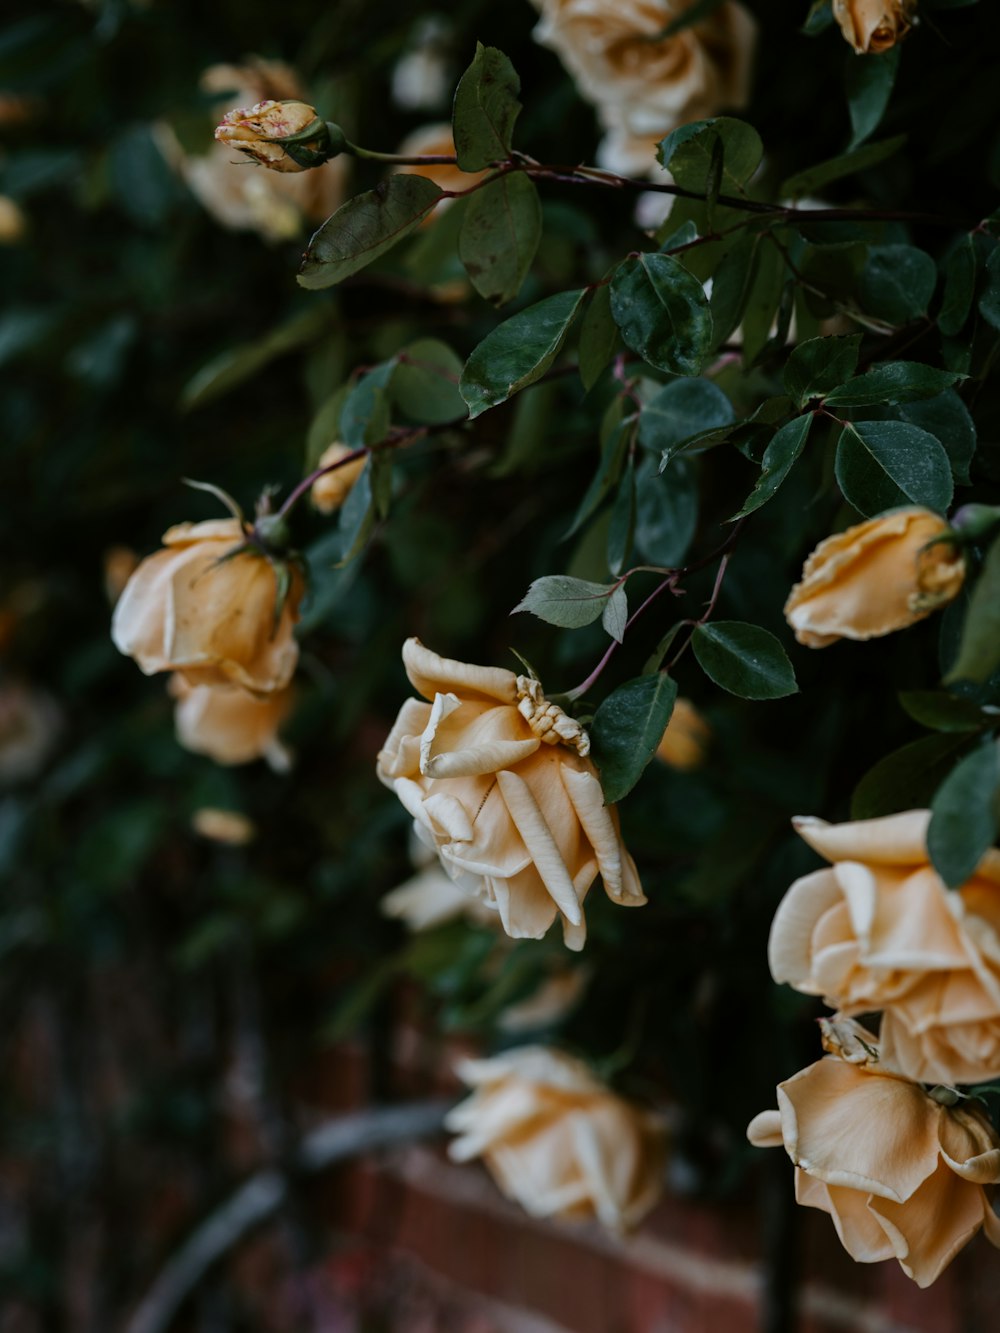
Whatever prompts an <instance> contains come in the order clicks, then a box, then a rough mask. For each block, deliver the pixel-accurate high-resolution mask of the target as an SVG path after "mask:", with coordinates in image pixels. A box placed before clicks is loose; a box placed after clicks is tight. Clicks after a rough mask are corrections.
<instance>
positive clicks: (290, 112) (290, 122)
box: [215, 101, 343, 171]
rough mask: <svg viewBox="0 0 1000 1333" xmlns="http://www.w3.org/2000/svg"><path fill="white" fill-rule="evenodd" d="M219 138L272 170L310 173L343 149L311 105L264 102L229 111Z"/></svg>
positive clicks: (217, 131)
mask: <svg viewBox="0 0 1000 1333" xmlns="http://www.w3.org/2000/svg"><path fill="white" fill-rule="evenodd" d="M215 137H216V139H218V141H219V142H220V143H224V144H226V145H227V146H228V147H230V148H235V149H236V150H237V151H238V152H240V153H243V154H244V155H245V156H247V157H249V158H251V159H252V160H253V161H254V162H257V163H259V165H260V166H262V167H267V168H268V169H269V170H271V171H308V169H309V168H310V167H318V166H321V165H322V164H323V163H324V162H326V161H328V160H329V159H330V158H331V157H333V156H334V155H335V154H336V153H338V152H340V151H341V150H342V148H343V143H342V142H341V143H340V144H335V143H334V142H333V139H332V137H331V133H330V129H329V127H328V126H327V125H326V123H325V121H322V120H321V119H320V118H319V116H318V115H317V114H316V108H315V107H311V106H309V104H308V103H307V102H272V101H264V102H258V103H257V105H256V106H252V107H249V108H245V109H244V108H239V107H238V108H236V109H235V110H233V111H227V112H226V114H225V116H224V117H223V119H222V124H221V125H219V126H218V127H217V129H216V131H215Z"/></svg>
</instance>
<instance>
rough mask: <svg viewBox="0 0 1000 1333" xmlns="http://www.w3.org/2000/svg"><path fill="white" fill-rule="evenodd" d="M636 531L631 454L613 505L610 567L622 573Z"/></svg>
mask: <svg viewBox="0 0 1000 1333" xmlns="http://www.w3.org/2000/svg"><path fill="white" fill-rule="evenodd" d="M634 533H635V461H634V459H633V458H632V456H631V455H630V456H629V459H628V462H627V463H626V464H625V475H624V476H623V477H622V480H621V485H620V486H619V487H618V494H617V495H616V496H615V502H614V504H613V505H612V507H611V525H610V527H609V528H608V568H609V569H610V570H611V573H612V574H620V573H621V571H622V569H623V568H624V566H625V562H626V561H627V560H628V558H629V554H630V552H631V550H632V539H633V536H634Z"/></svg>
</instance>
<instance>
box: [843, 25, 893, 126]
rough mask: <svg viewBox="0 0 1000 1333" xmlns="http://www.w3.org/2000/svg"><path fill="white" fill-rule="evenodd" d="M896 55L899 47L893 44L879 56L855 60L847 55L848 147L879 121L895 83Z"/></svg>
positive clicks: (878, 123)
mask: <svg viewBox="0 0 1000 1333" xmlns="http://www.w3.org/2000/svg"><path fill="white" fill-rule="evenodd" d="M899 56H900V49H899V47H898V46H893V47H891V48H890V49H889V50H888V51H884V52H883V53H882V54H881V55H870V56H866V57H865V59H864V60H858V59H857V58H856V57H855V56H854V55H850V56H848V57H847V65H846V70H847V78H846V83H847V109H848V111H849V112H850V116H851V129H852V131H853V133H852V135H851V142H850V144H849V145H848V147H849V149H852V150H853V149H855V148H857V147H858V146H859V145H860V144H863V143H864V141H865V140H866V139H867V138H869V136H870V135H872V134H874V133H875V131H876V130H877V129H878V127H879V125H880V124H881V123H882V117H883V116H884V115H885V111H886V107H887V106H888V105H889V98H890V97H891V96H892V89H893V85H894V84H895V82H896V73H897V71H898V69H899Z"/></svg>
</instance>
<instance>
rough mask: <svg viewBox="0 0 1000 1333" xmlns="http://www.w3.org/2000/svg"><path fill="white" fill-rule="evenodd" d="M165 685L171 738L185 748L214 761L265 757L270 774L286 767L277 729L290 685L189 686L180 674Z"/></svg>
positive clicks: (286, 756)
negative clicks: (256, 690)
mask: <svg viewBox="0 0 1000 1333" xmlns="http://www.w3.org/2000/svg"><path fill="white" fill-rule="evenodd" d="M168 688H169V690H170V693H171V694H172V695H173V697H174V698H175V699H176V700H177V706H176V708H175V709H174V726H175V727H176V729H177V739H178V741H179V742H180V744H181V745H183V746H184V748H185V749H186V750H191V751H193V753H194V754H204V755H207V756H208V758H209V759H214V760H215V762H216V763H217V764H249V763H252V762H253V760H255V759H266V760H267V762H268V764H270V766H271V768H273V769H274V771H275V772H276V773H286V772H287V771H288V769H289V768H290V766H291V756H290V755H289V753H288V750H287V749H286V748H285V746H284V745H282V743H281V741H280V740H279V739H278V728H279V727H280V726H281V724H282V722H284V720H285V718H286V717H287V716H288V714H289V712H290V710H291V706H292V691H291V690H290V689H284V690H274V691H272V692H271V693H270V694H263V695H261V694H251V693H250V691H249V690H242V689H240V688H239V686H235V685H189V684H188V682H187V681H186V680H185V679H184V677H183V676H181V675H174V676H171V677H170V683H169V687H168Z"/></svg>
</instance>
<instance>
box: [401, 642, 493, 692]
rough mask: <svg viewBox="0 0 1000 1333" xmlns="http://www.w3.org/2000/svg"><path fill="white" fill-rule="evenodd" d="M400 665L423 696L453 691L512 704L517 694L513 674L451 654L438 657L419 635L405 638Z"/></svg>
mask: <svg viewBox="0 0 1000 1333" xmlns="http://www.w3.org/2000/svg"><path fill="white" fill-rule="evenodd" d="M403 666H404V667H405V668H406V674H407V675H408V676H409V678H410V682H411V684H412V685H413V688H414V689H416V690H419V691H420V693H421V694H422V695H423V696H424V698H425V699H433V698H434V696H435V695H436V694H439V693H442V692H448V691H452V692H455V693H458V694H460V695H462V696H463V697H464V696H466V695H473V696H476V697H480V698H486V699H496V700H498V701H499V702H500V703H505V704H513V703H514V702H515V700H516V697H517V687H516V685H515V680H516V677H515V675H514V673H513V672H512V671H504V670H503V669H502V668H501V667H484V666H472V665H470V664H469V663H468V662H456V661H454V660H453V659H452V658H450V657H439V656H438V655H437V653H432V652H431V650H430V649H429V648H425V647H424V645H423V644H422V643H421V642H420V640H419V639H407V640H406V642H405V643H404V644H403Z"/></svg>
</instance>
